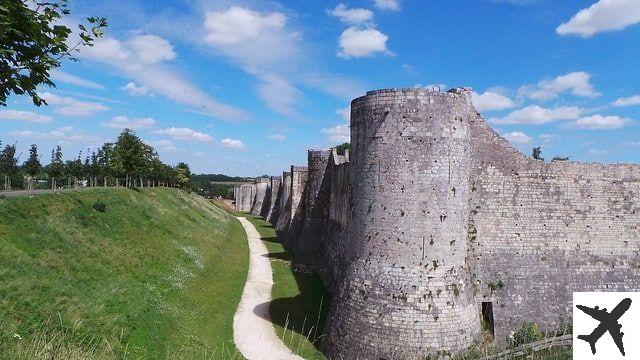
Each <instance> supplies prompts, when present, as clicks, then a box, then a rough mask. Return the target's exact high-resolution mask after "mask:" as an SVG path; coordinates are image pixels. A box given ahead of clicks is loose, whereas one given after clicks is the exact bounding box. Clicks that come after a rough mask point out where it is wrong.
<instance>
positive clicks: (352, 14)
mask: <svg viewBox="0 0 640 360" xmlns="http://www.w3.org/2000/svg"><path fill="white" fill-rule="evenodd" d="M327 13H328V14H329V15H331V16H335V17H337V18H339V19H340V21H342V22H343V23H347V24H351V25H357V24H363V23H368V22H371V21H372V20H373V11H371V10H369V9H361V8H356V9H350V8H348V7H347V6H346V5H345V4H338V5H337V6H336V7H335V8H334V9H332V10H327Z"/></svg>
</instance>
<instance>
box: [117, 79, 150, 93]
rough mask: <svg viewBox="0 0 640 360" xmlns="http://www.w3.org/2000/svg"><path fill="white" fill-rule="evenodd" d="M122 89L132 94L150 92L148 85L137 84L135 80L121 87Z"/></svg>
mask: <svg viewBox="0 0 640 360" xmlns="http://www.w3.org/2000/svg"><path fill="white" fill-rule="evenodd" d="M120 89H122V90H125V91H126V92H128V93H129V95H131V96H141V95H148V94H150V92H149V88H148V87H146V86H141V85H136V83H134V82H133V81H131V82H129V83H128V84H127V85H125V86H123V87H121V88H120Z"/></svg>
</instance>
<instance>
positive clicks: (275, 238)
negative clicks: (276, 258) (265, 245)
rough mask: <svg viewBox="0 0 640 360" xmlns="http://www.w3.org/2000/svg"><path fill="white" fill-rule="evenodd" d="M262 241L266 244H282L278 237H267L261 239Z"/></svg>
mask: <svg viewBox="0 0 640 360" xmlns="http://www.w3.org/2000/svg"><path fill="white" fill-rule="evenodd" d="M260 240H262V241H265V242H270V243H277V244H279V243H280V241H278V237H276V236H265V237H261V238H260Z"/></svg>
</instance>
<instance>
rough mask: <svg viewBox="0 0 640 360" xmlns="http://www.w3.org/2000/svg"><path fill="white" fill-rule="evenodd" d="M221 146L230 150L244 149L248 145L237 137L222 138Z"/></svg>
mask: <svg viewBox="0 0 640 360" xmlns="http://www.w3.org/2000/svg"><path fill="white" fill-rule="evenodd" d="M220 146H222V147H223V148H225V149H229V150H244V149H245V148H246V147H245V146H244V144H243V143H242V141H240V140H237V139H228V138H227V139H222V140H221V141H220Z"/></svg>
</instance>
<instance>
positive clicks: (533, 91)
mask: <svg viewBox="0 0 640 360" xmlns="http://www.w3.org/2000/svg"><path fill="white" fill-rule="evenodd" d="M590 79H591V74H589V73H587V72H584V71H577V72H572V73H569V74H566V75H560V76H558V77H556V78H555V79H551V80H549V79H545V80H542V81H540V82H539V83H538V84H537V85H525V86H522V87H521V88H520V89H518V94H519V95H520V96H523V97H528V98H530V99H534V100H549V99H554V98H557V97H558V96H559V95H560V94H562V93H565V92H569V93H571V94H573V95H575V96H581V97H597V96H600V95H601V94H600V93H599V92H597V91H596V90H595V87H594V86H593V84H591V82H590Z"/></svg>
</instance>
